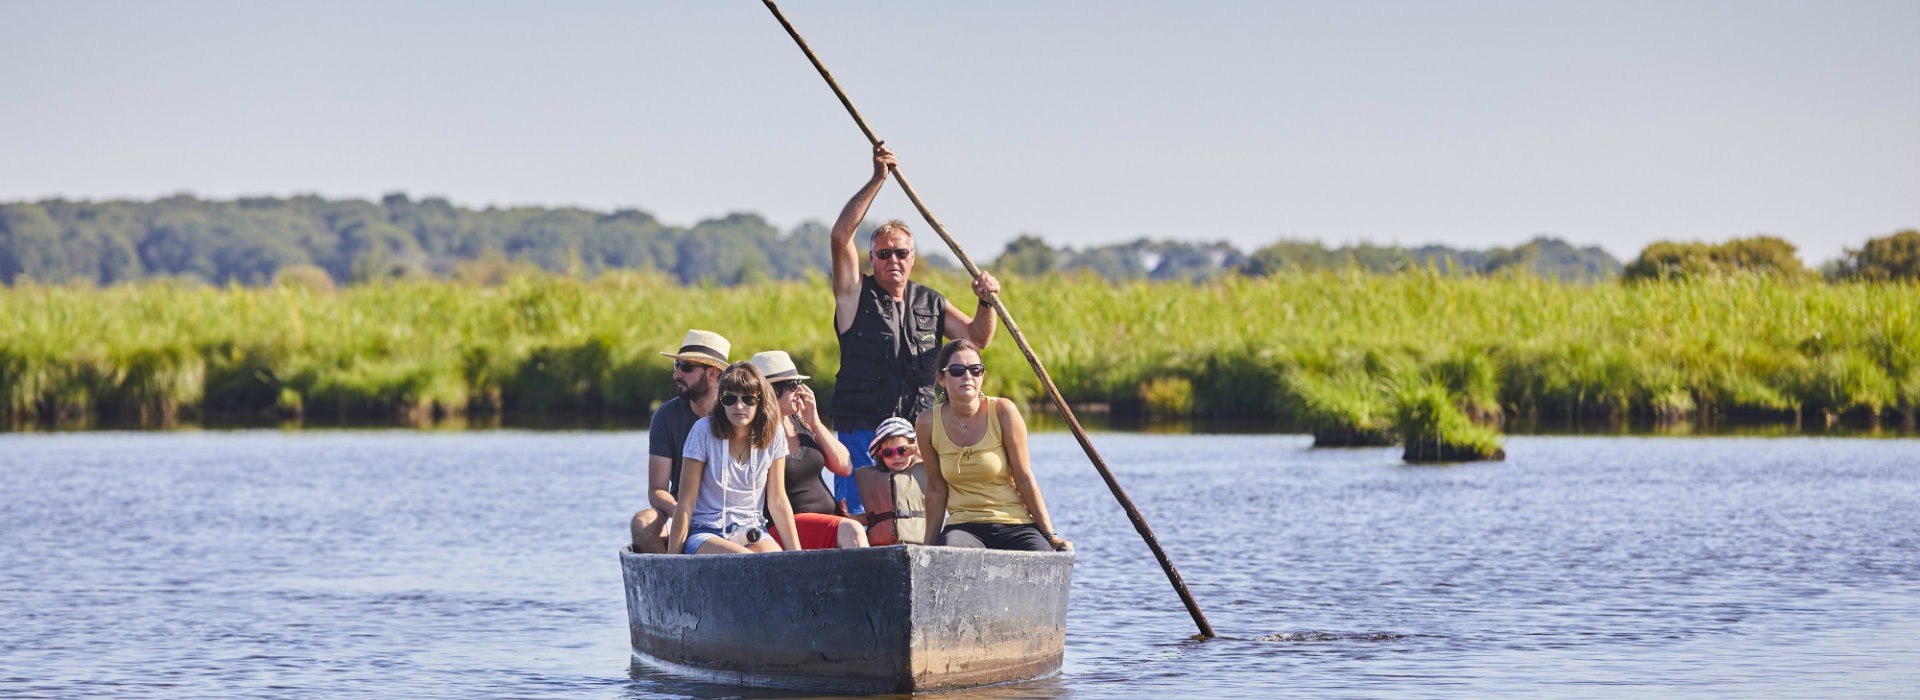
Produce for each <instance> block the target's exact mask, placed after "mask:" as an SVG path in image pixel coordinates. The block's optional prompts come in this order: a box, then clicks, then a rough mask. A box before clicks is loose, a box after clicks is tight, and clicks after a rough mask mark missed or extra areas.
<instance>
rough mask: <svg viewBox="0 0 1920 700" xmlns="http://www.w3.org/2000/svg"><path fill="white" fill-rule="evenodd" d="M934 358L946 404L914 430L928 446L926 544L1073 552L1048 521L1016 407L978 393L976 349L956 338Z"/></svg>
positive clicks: (926, 415) (927, 414)
mask: <svg viewBox="0 0 1920 700" xmlns="http://www.w3.org/2000/svg"><path fill="white" fill-rule="evenodd" d="M935 358H936V360H935V362H934V368H935V374H934V379H935V381H936V382H938V383H939V385H940V388H941V389H942V390H943V391H945V392H946V397H947V398H946V401H944V402H942V403H941V404H940V405H938V406H935V407H934V409H933V410H931V411H927V412H924V413H921V414H920V419H919V421H917V423H916V425H915V428H914V430H915V432H917V433H919V434H921V435H926V436H928V438H929V442H930V443H931V444H932V446H933V449H932V450H929V451H925V452H924V453H923V454H922V456H923V457H924V458H925V459H926V461H927V493H926V498H927V501H926V503H927V532H928V534H929V536H930V539H933V542H931V544H946V545H947V546H950V547H986V548H989V549H1024V550H1031V551H1040V552H1045V551H1051V550H1064V549H1071V548H1073V544H1072V543H1071V542H1068V541H1067V540H1066V539H1064V538H1062V537H1060V533H1058V532H1056V531H1054V529H1053V519H1052V518H1051V517H1048V515H1047V503H1046V500H1045V499H1044V498H1042V497H1041V495H1040V483H1039V482H1038V481H1036V480H1035V479H1034V478H1033V465H1032V464H1031V463H1030V462H1028V461H1027V423H1026V420H1025V419H1023V418H1021V417H1020V409H1018V408H1015V407H1014V406H1013V402H1011V401H1007V400H1006V399H1001V398H995V397H991V396H987V395H985V394H982V393H981V392H980V383H981V379H982V377H984V376H985V374H986V371H987V370H986V366H985V365H983V364H981V362H980V346H978V345H975V344H974V343H973V341H970V340H955V341H953V342H950V343H947V344H946V345H945V346H943V347H941V348H940V353H939V354H938V355H936V356H935ZM932 533H940V534H939V536H938V537H932Z"/></svg>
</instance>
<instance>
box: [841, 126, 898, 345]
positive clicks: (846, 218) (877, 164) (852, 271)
mask: <svg viewBox="0 0 1920 700" xmlns="http://www.w3.org/2000/svg"><path fill="white" fill-rule="evenodd" d="M894 162H895V161H894V159H893V151H891V150H888V149H887V145H886V143H884V142H882V143H880V144H877V145H875V146H874V147H873V177H872V178H869V179H868V180H867V184H865V185H861V186H860V191H859V192H855V193H853V199H849V200H847V206H846V207H845V208H843V209H841V210H840V218H839V219H836V220H835V221H834V222H833V240H832V243H831V244H830V246H831V248H832V254H833V324H834V328H835V329H836V330H841V331H844V330H846V329H847V327H849V326H852V325H853V315H854V311H855V304H856V303H857V302H858V301H859V297H860V248H859V246H857V245H855V244H854V242H853V235H854V234H855V233H858V232H859V230H860V222H861V221H863V220H865V219H866V218H867V208H868V207H871V206H873V198H874V197H875V196H876V195H878V194H880V186H881V185H885V184H886V183H887V167H888V166H890V165H893V164H894Z"/></svg>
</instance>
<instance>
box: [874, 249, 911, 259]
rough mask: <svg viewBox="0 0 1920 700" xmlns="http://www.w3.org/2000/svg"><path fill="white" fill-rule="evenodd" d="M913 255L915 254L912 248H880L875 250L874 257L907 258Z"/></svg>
mask: <svg viewBox="0 0 1920 700" xmlns="http://www.w3.org/2000/svg"><path fill="white" fill-rule="evenodd" d="M912 255H913V249H912V248H881V249H879V250H876V251H873V257H876V258H879V259H881V260H886V259H887V258H899V259H901V260H905V259H907V258H909V257H911V256H912Z"/></svg>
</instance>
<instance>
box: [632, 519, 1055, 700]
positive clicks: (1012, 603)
mask: <svg viewBox="0 0 1920 700" xmlns="http://www.w3.org/2000/svg"><path fill="white" fill-rule="evenodd" d="M620 563H621V568H622V570H623V574H624V576H625V579H626V587H627V621H628V628H629V631H630V633H631V636H632V641H633V652H634V654H635V656H637V657H639V658H641V659H642V660H645V661H648V662H651V663H653V664H655V665H658V666H662V667H664V668H667V669H669V670H672V671H676V672H679V673H683V674H688V675H691V676H694V677H698V678H701V679H703V680H709V681H717V682H723V683H730V684H736V685H751V686H769V687H781V688H800V689H810V690H827V691H838V692H853V693H885V692H919V691H932V690H951V689H955V688H967V687H973V686H980V685H989V684H994V683H1006V682H1011V681H1018V680H1026V679H1030V678H1038V677H1041V676H1046V675H1050V674H1052V673H1054V672H1057V671H1058V670H1059V669H1060V662H1061V659H1062V654H1063V651H1064V649H1065V645H1066V621H1067V593H1068V589H1069V588H1070V584H1071V582H1072V577H1073V555H1072V554H1071V553H1065V554H1062V553H1034V552H1007V551H996V550H984V549H962V548H956V547H924V546H920V545H894V546H890V547H872V548H866V549H832V550H817V551H807V552H780V553H774V554H731V555H709V556H672V555H658V554H635V553H633V552H631V551H627V550H622V551H621V554H620Z"/></svg>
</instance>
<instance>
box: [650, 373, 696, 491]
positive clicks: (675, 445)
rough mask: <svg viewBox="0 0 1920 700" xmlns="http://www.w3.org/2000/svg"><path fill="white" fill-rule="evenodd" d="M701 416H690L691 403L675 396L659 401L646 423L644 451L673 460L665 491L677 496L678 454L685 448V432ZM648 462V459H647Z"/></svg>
mask: <svg viewBox="0 0 1920 700" xmlns="http://www.w3.org/2000/svg"><path fill="white" fill-rule="evenodd" d="M701 417H702V416H697V415H694V413H693V404H690V403H687V402H686V400H685V399H682V398H680V397H678V396H675V397H673V398H671V399H667V402H666V403H663V404H660V410H658V411H654V412H653V421H652V422H651V423H649V424H648V425H647V442H648V443H649V444H648V447H647V454H649V455H654V456H657V457H666V458H668V459H671V460H673V472H672V473H670V474H668V475H667V493H671V494H673V497H674V498H679V497H680V456H681V454H682V453H683V452H684V451H685V450H686V447H687V434H688V433H691V432H693V424H694V422H695V421H698V420H700V419H701ZM648 461H652V460H648Z"/></svg>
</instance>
